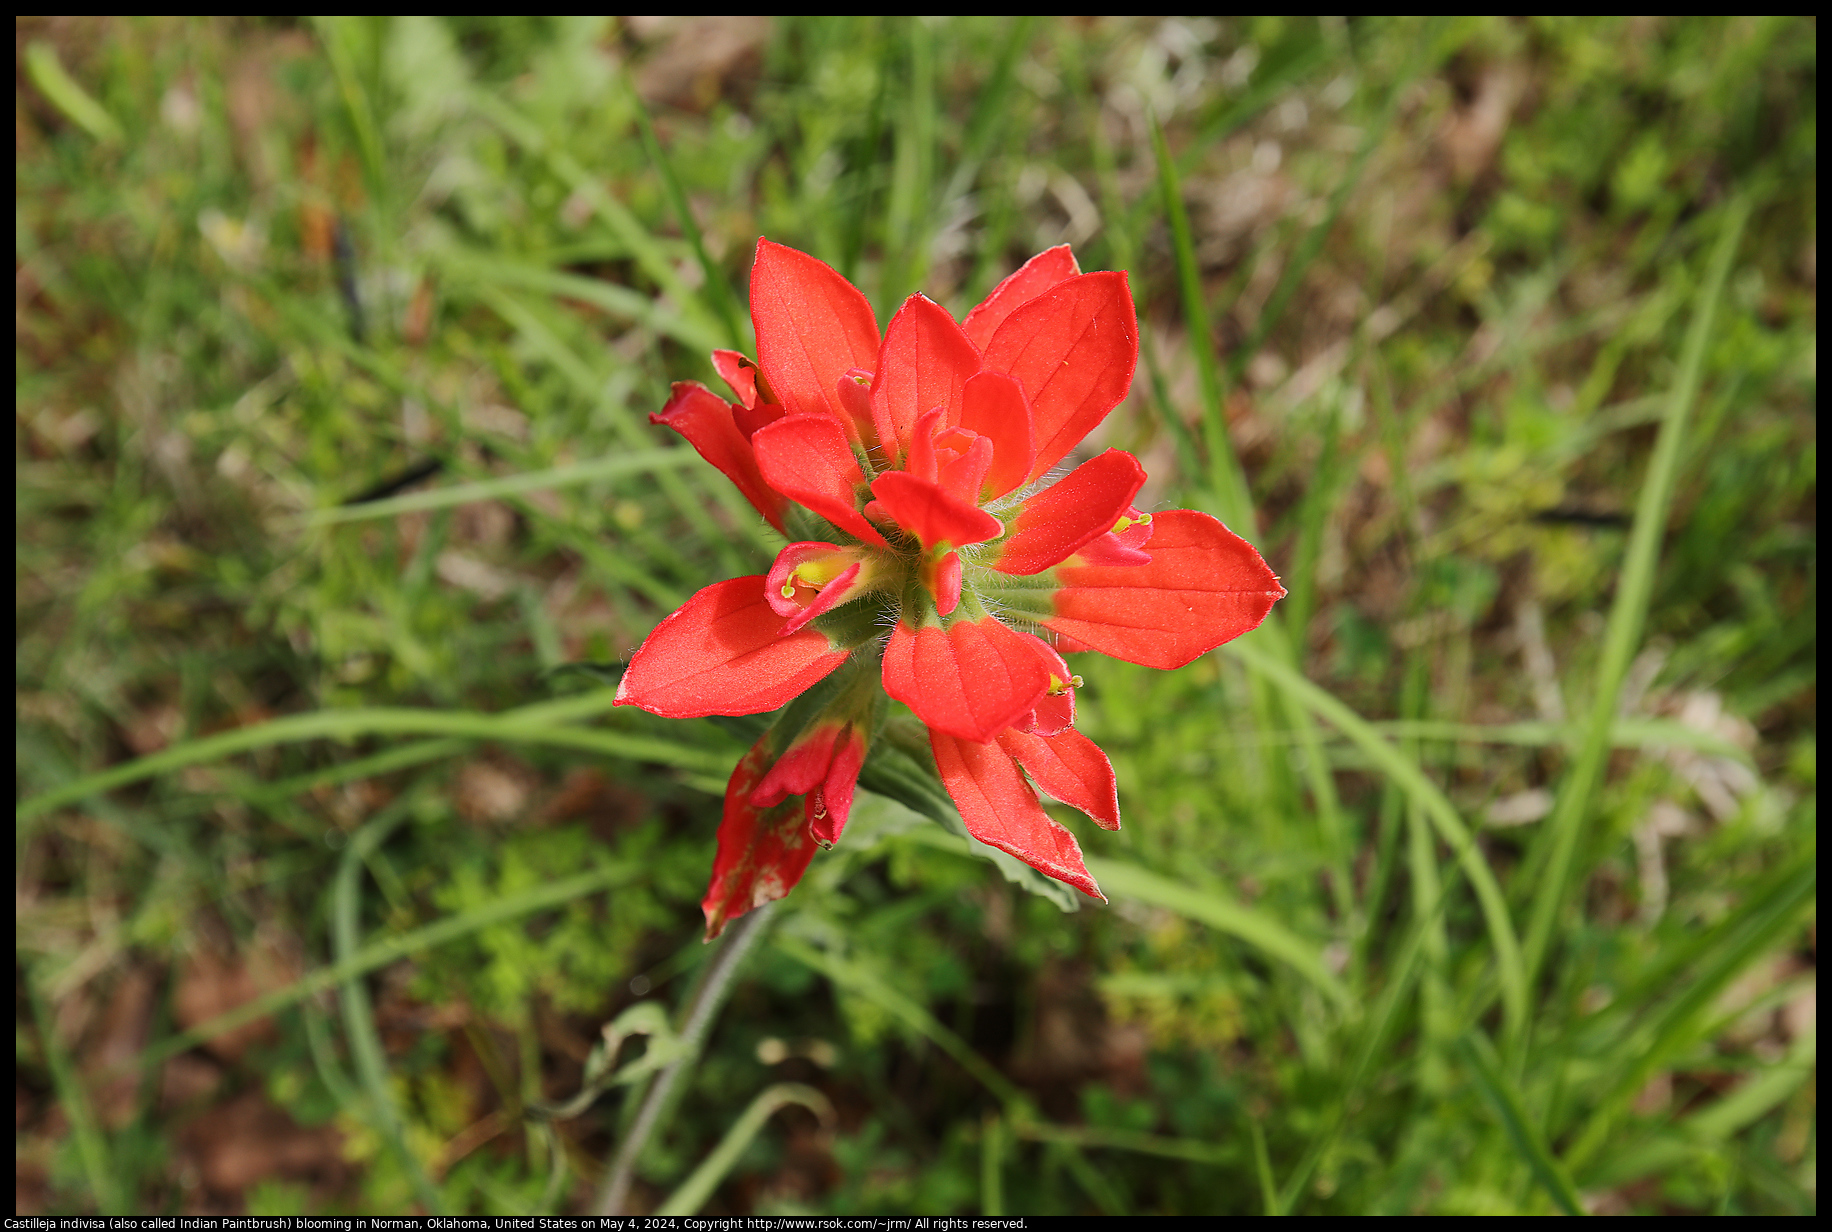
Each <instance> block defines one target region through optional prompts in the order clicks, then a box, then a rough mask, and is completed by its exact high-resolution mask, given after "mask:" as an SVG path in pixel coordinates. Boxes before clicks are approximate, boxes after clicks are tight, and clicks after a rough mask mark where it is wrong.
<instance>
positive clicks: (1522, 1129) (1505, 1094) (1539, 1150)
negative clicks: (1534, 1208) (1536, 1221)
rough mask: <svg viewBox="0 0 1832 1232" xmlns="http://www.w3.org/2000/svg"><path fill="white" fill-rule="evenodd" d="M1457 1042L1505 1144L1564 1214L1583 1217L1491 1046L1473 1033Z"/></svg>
mask: <svg viewBox="0 0 1832 1232" xmlns="http://www.w3.org/2000/svg"><path fill="white" fill-rule="evenodd" d="M1458 1042H1459V1044H1460V1046H1461V1051H1462V1053H1463V1059H1464V1060H1465V1061H1467V1062H1468V1063H1469V1068H1470V1072H1471V1073H1473V1074H1474V1075H1475V1076H1476V1085H1477V1086H1479V1087H1481V1088H1482V1094H1483V1095H1484V1097H1486V1098H1487V1099H1488V1101H1489V1103H1490V1104H1492V1105H1493V1106H1494V1109H1495V1114H1496V1115H1497V1116H1498V1117H1500V1118H1501V1126H1502V1128H1503V1129H1505V1130H1506V1131H1507V1135H1508V1140H1509V1141H1510V1142H1512V1143H1513V1144H1514V1149H1515V1150H1516V1151H1517V1152H1519V1154H1520V1156H1521V1158H1522V1159H1523V1160H1525V1161H1526V1164H1527V1167H1528V1168H1529V1169H1531V1170H1532V1172H1533V1177H1534V1179H1535V1180H1537V1181H1538V1182H1539V1183H1540V1185H1541V1187H1542V1188H1544V1189H1545V1191H1546V1193H1547V1194H1549V1195H1550V1196H1551V1198H1552V1201H1553V1202H1554V1203H1556V1204H1557V1206H1558V1208H1559V1210H1561V1211H1563V1212H1564V1213H1565V1214H1567V1215H1573V1216H1576V1215H1584V1214H1587V1213H1588V1212H1586V1211H1585V1210H1584V1205H1583V1203H1582V1202H1580V1201H1579V1199H1578V1191H1577V1186H1575V1185H1573V1184H1572V1183H1571V1177H1570V1176H1569V1175H1567V1174H1566V1172H1565V1169H1564V1166H1563V1165H1561V1164H1560V1163H1559V1161H1558V1160H1557V1159H1556V1158H1554V1156H1553V1154H1552V1152H1551V1150H1550V1149H1549V1148H1548V1147H1547V1146H1546V1140H1545V1137H1544V1136H1543V1135H1542V1134H1541V1133H1540V1132H1539V1127H1538V1126H1536V1125H1535V1124H1533V1122H1532V1121H1531V1120H1530V1119H1528V1117H1527V1112H1526V1107H1525V1105H1524V1104H1523V1103H1522V1102H1521V1098H1520V1092H1519V1091H1516V1090H1515V1089H1514V1083H1513V1081H1512V1080H1511V1079H1509V1078H1508V1076H1507V1075H1506V1074H1505V1073H1503V1072H1502V1070H1501V1066H1500V1065H1499V1064H1498V1063H1497V1061H1496V1058H1495V1055H1494V1046H1493V1045H1491V1044H1490V1043H1489V1042H1488V1040H1487V1038H1485V1037H1484V1036H1482V1035H1481V1034H1480V1033H1479V1032H1475V1031H1471V1032H1468V1033H1466V1034H1465V1035H1464V1036H1463V1038H1462V1039H1461V1040H1460V1041H1458Z"/></svg>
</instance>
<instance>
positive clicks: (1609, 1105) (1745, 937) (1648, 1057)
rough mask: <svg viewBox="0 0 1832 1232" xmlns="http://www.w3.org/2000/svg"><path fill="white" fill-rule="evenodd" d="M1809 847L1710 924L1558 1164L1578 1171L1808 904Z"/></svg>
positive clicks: (1812, 882)
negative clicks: (1695, 956)
mask: <svg viewBox="0 0 1832 1232" xmlns="http://www.w3.org/2000/svg"><path fill="white" fill-rule="evenodd" d="M1816 858H1817V851H1816V849H1814V848H1809V849H1808V850H1806V851H1805V852H1803V853H1802V854H1801V855H1799V856H1796V857H1795V859H1794V860H1793V861H1791V862H1790V864H1789V866H1788V868H1787V873H1786V876H1785V877H1784V878H1783V879H1782V880H1781V881H1780V882H1779V883H1778V884H1776V885H1775V887H1774V889H1773V890H1771V891H1769V892H1766V893H1762V894H1752V895H1750V896H1749V901H1747V902H1745V903H1744V904H1743V905H1742V907H1741V908H1739V909H1738V910H1737V911H1736V912H1735V913H1733V914H1732V915H1731V916H1730V917H1729V918H1728V919H1726V920H1724V921H1723V922H1722V923H1720V924H1719V925H1718V926H1717V927H1716V928H1715V929H1713V930H1712V941H1713V943H1714V944H1713V945H1712V947H1711V949H1710V950H1709V951H1708V952H1707V955H1708V956H1707V957H1706V958H1705V959H1704V961H1703V963H1702V964H1701V966H1700V967H1699V969H1698V970H1696V971H1695V972H1694V973H1693V974H1692V975H1691V977H1690V978H1689V979H1688V980H1687V981H1686V983H1685V987H1684V991H1682V992H1681V993H1680V994H1679V995H1678V996H1677V997H1675V998H1674V999H1673V1000H1672V1001H1671V1002H1670V1003H1668V1004H1667V1005H1666V1007H1665V1008H1663V1009H1662V1011H1661V1012H1660V1014H1659V1015H1658V1017H1657V1018H1656V1019H1655V1020H1654V1021H1653V1022H1652V1023H1650V1024H1649V1026H1648V1029H1647V1030H1646V1031H1645V1032H1641V1033H1637V1035H1636V1036H1635V1037H1634V1038H1633V1039H1632V1040H1631V1041H1630V1045H1631V1047H1632V1056H1631V1057H1630V1058H1628V1059H1627V1062H1626V1064H1624V1065H1623V1066H1622V1067H1621V1069H1620V1072H1619V1074H1618V1076H1617V1078H1616V1080H1615V1081H1614V1082H1613V1083H1612V1084H1611V1087H1610V1090H1609V1092H1608V1094H1607V1095H1605V1096H1604V1098H1603V1099H1602V1100H1600V1101H1599V1103H1598V1106H1597V1108H1596V1110H1595V1111H1594V1112H1593V1113H1592V1114H1591V1116H1590V1119H1589V1121H1588V1122H1587V1123H1586V1124H1585V1125H1584V1127H1583V1129H1582V1130H1581V1131H1580V1132H1579V1133H1578V1135H1577V1137H1576V1139H1575V1141H1574V1142H1573V1143H1572V1145H1571V1148H1570V1149H1569V1150H1568V1151H1567V1152H1566V1153H1565V1163H1566V1166H1567V1167H1569V1168H1570V1169H1571V1170H1572V1171H1573V1172H1579V1173H1581V1172H1582V1171H1583V1169H1584V1166H1585V1165H1586V1164H1587V1163H1589V1161H1590V1159H1591V1157H1592V1156H1594V1155H1595V1154H1596V1153H1597V1152H1598V1151H1600V1150H1601V1149H1602V1148H1603V1147H1604V1146H1605V1145H1606V1144H1607V1143H1608V1141H1609V1136H1610V1133H1611V1131H1612V1130H1613V1129H1614V1127H1615V1124H1616V1121H1617V1120H1618V1119H1619V1118H1620V1117H1621V1115H1622V1113H1623V1111H1624V1109H1626V1108H1627V1107H1628V1105H1629V1103H1630V1101H1632V1100H1633V1099H1634V1098H1635V1095H1636V1093H1637V1092H1639V1091H1640V1090H1641V1088H1642V1087H1643V1086H1645V1085H1646V1083H1647V1081H1648V1079H1649V1078H1651V1077H1652V1076H1653V1075H1654V1074H1655V1072H1657V1071H1658V1070H1659V1069H1660V1068H1661V1067H1662V1066H1665V1065H1667V1064H1669V1063H1671V1061H1672V1060H1673V1058H1674V1057H1675V1056H1676V1055H1678V1054H1679V1053H1680V1052H1682V1051H1684V1050H1685V1049H1686V1048H1687V1047H1690V1046H1691V1045H1692V1044H1693V1043H1695V1042H1696V1039H1697V1036H1698V1028H1699V1026H1700V1025H1701V1023H1703V1022H1704V1021H1705V1020H1707V1019H1708V1018H1709V1017H1710V1014H1711V1010H1712V1007H1713V1005H1714V1004H1715V1003H1716V1001H1717V999H1718V996H1719V995H1720V994H1721V993H1722V992H1723V990H1724V988H1725V987H1726V986H1728V985H1729V983H1730V982H1731V981H1732V980H1733V979H1735V978H1736V977H1737V976H1738V975H1739V974H1741V973H1742V972H1743V971H1744V970H1745V969H1747V968H1748V967H1749V965H1750V964H1751V963H1753V962H1754V961H1755V960H1756V959H1758V958H1760V957H1761V956H1762V955H1763V954H1764V953H1765V952H1766V951H1767V950H1768V949H1770V948H1771V947H1772V946H1774V945H1775V944H1776V943H1777V942H1778V941H1779V940H1780V939H1781V936H1782V934H1783V932H1784V931H1785V930H1786V929H1787V928H1789V927H1790V926H1791V925H1793V923H1794V922H1795V918H1796V915H1797V914H1798V913H1799V912H1800V911H1802V910H1803V909H1805V908H1806V907H1808V906H1810V905H1811V904H1812V903H1813V899H1814V890H1815V889H1816V888H1817V886H1818V867H1817V864H1816V863H1815V860H1816Z"/></svg>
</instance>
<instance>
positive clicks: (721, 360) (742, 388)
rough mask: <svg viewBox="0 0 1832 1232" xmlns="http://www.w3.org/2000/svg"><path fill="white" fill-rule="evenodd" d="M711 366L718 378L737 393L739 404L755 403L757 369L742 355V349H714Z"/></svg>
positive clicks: (754, 404)
mask: <svg viewBox="0 0 1832 1232" xmlns="http://www.w3.org/2000/svg"><path fill="white" fill-rule="evenodd" d="M712 368H713V371H714V372H717V373H718V374H719V379H720V380H722V381H724V382H725V383H726V384H727V385H730V386H731V387H732V392H733V393H734V394H737V395H738V404H739V405H740V406H745V407H752V406H756V405H757V369H756V368H754V367H752V365H751V361H750V360H748V359H746V358H745V357H744V353H743V352H742V351H714V352H713V353H712Z"/></svg>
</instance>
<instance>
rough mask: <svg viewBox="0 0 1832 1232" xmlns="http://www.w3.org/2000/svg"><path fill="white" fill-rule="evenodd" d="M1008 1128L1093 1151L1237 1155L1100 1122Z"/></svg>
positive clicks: (1213, 1158) (1222, 1158)
mask: <svg viewBox="0 0 1832 1232" xmlns="http://www.w3.org/2000/svg"><path fill="white" fill-rule="evenodd" d="M1010 1130H1011V1133H1012V1136H1013V1137H1015V1138H1024V1139H1028V1140H1029V1141H1032V1142H1060V1143H1063V1144H1064V1145H1066V1146H1074V1147H1082V1148H1086V1149H1089V1150H1096V1151H1101V1150H1108V1151H1130V1152H1132V1153H1133V1154H1136V1155H1153V1156H1156V1157H1157V1158H1159V1159H1182V1160H1187V1161H1188V1162H1190V1163H1194V1164H1220V1163H1232V1162H1234V1161H1235V1160H1236V1159H1238V1158H1239V1154H1240V1153H1239V1152H1238V1151H1235V1150H1234V1149H1232V1148H1230V1147H1225V1146H1218V1145H1216V1144H1215V1143H1213V1142H1198V1141H1196V1140H1195V1139H1192V1138H1166V1137H1162V1136H1160V1135H1158V1134H1145V1133H1139V1132H1137V1131H1135V1130H1130V1129H1111V1128H1107V1127H1105V1126H1100V1125H1054V1124H1050V1123H1047V1122H1043V1121H1019V1122H1016V1123H1014V1124H1012V1125H1011V1126H1010Z"/></svg>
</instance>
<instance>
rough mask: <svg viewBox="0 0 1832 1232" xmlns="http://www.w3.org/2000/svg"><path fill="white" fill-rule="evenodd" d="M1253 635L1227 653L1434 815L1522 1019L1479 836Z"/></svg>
mask: <svg viewBox="0 0 1832 1232" xmlns="http://www.w3.org/2000/svg"><path fill="white" fill-rule="evenodd" d="M1249 641H1250V639H1247V638H1242V639H1240V640H1238V641H1234V642H1230V643H1229V644H1228V646H1227V647H1226V650H1227V653H1229V654H1231V655H1233V656H1234V657H1235V658H1237V659H1239V660H1241V662H1243V663H1245V664H1246V665H1247V666H1248V667H1250V668H1252V669H1253V670H1254V671H1256V672H1259V673H1261V674H1262V675H1264V676H1267V677H1268V678H1270V679H1271V681H1272V683H1273V684H1274V685H1275V686H1277V687H1278V688H1279V689H1281V690H1283V691H1285V692H1287V693H1289V694H1291V695H1292V696H1294V697H1295V698H1296V699H1297V700H1298V701H1299V702H1301V703H1302V704H1303V706H1304V707H1305V709H1307V710H1309V711H1310V712H1311V713H1312V714H1315V715H1316V716H1317V717H1318V718H1319V719H1321V720H1323V721H1324V722H1325V723H1328V724H1329V725H1330V726H1331V727H1334V728H1335V729H1336V730H1337V731H1339V732H1341V733H1342V734H1343V735H1345V736H1347V737H1348V738H1349V739H1350V740H1351V741H1352V742H1354V744H1355V745H1356V746H1357V747H1358V748H1360V749H1361V751H1362V752H1363V753H1365V754H1366V755H1367V756H1368V758H1369V760H1370V761H1372V762H1373V763H1374V765H1375V767H1376V768H1377V769H1379V770H1380V771H1381V772H1382V773H1384V774H1385V775H1386V776H1387V777H1388V778H1390V779H1391V780H1393V782H1394V784H1395V785H1396V786H1397V787H1399V789H1400V790H1401V791H1403V792H1405V793H1406V795H1407V796H1409V797H1410V798H1411V799H1412V800H1413V801H1414V803H1416V804H1417V805H1418V807H1419V808H1420V809H1422V810H1423V811H1424V813H1425V816H1427V817H1429V818H1430V819H1431V822H1432V825H1434V826H1435V827H1436V828H1437V831H1438V836H1439V837H1440V838H1442V839H1443V840H1444V842H1445V843H1446V844H1448V845H1449V846H1450V848H1451V850H1452V851H1453V852H1455V853H1456V858H1457V862H1458V863H1459V864H1460V865H1461V866H1462V868H1463V872H1464V875H1465V876H1467V877H1468V878H1469V881H1470V885H1471V887H1472V888H1473V889H1474V890H1475V893H1476V900H1477V902H1478V904H1479V905H1480V906H1481V908H1482V915H1483V922H1484V924H1485V925H1486V927H1487V929H1488V933H1489V943H1490V945H1491V946H1493V948H1494V955H1495V973H1496V977H1497V979H1498V981H1499V983H1500V985H1501V999H1502V1006H1503V1012H1504V1013H1505V1015H1506V1017H1507V1019H1508V1021H1509V1022H1510V1023H1519V1022H1524V1021H1525V1019H1526V1014H1527V981H1526V971H1525V968H1524V966H1523V965H1522V963H1521V955H1520V942H1519V939H1518V938H1517V937H1516V935H1515V932H1514V923H1513V920H1512V918H1511V917H1510V916H1509V914H1508V905H1507V899H1506V898H1505V897H1503V895H1502V893H1501V887H1500V885H1499V884H1497V882H1496V881H1495V874H1494V873H1493V872H1492V871H1491V870H1490V869H1489V866H1488V864H1487V862H1486V861H1485V860H1484V859H1483V857H1482V852H1481V851H1479V850H1478V849H1477V848H1476V845H1475V837H1474V835H1472V834H1471V833H1470V831H1469V828H1468V827H1467V826H1465V825H1464V824H1463V819H1462V818H1460V817H1459V816H1457V810H1456V808H1455V807H1454V806H1453V805H1452V804H1451V803H1450V801H1449V800H1447V799H1445V797H1444V793H1443V792H1442V791H1440V790H1439V789H1438V788H1437V786H1436V785H1435V784H1434V783H1432V781H1431V780H1430V779H1428V778H1426V777H1425V772H1424V771H1423V770H1421V769H1419V766H1418V763H1417V762H1415V761H1413V760H1412V759H1410V758H1408V757H1406V756H1405V755H1404V754H1402V753H1401V752H1400V751H1399V750H1398V749H1396V748H1394V747H1393V745H1392V744H1390V743H1389V742H1388V741H1386V740H1384V739H1382V738H1381V736H1380V734H1379V733H1378V732H1376V731H1375V730H1374V729H1373V728H1372V727H1371V726H1369V724H1368V721H1367V720H1366V719H1364V718H1362V717H1361V716H1360V715H1358V714H1356V713H1355V712H1354V711H1353V710H1350V709H1349V708H1348V707H1347V706H1345V705H1343V704H1342V702H1340V701H1338V700H1337V699H1336V698H1334V697H1332V696H1331V695H1330V694H1329V693H1327V692H1325V691H1324V690H1323V689H1320V688H1318V687H1317V686H1316V685H1314V684H1312V683H1311V682H1310V681H1308V680H1306V679H1305V678H1304V677H1303V676H1301V675H1300V674H1298V672H1297V671H1296V670H1295V669H1293V668H1291V667H1288V666H1287V665H1285V664H1284V663H1281V662H1279V661H1278V660H1277V659H1275V658H1273V657H1272V656H1271V655H1268V654H1266V653H1265V652H1264V651H1261V650H1259V649H1258V648H1256V647H1254V646H1251V645H1249Z"/></svg>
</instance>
